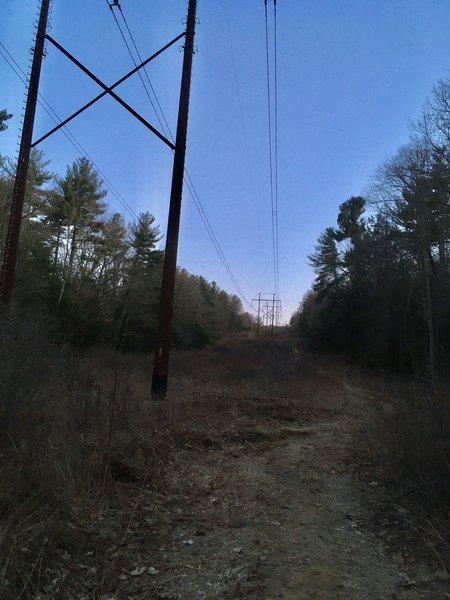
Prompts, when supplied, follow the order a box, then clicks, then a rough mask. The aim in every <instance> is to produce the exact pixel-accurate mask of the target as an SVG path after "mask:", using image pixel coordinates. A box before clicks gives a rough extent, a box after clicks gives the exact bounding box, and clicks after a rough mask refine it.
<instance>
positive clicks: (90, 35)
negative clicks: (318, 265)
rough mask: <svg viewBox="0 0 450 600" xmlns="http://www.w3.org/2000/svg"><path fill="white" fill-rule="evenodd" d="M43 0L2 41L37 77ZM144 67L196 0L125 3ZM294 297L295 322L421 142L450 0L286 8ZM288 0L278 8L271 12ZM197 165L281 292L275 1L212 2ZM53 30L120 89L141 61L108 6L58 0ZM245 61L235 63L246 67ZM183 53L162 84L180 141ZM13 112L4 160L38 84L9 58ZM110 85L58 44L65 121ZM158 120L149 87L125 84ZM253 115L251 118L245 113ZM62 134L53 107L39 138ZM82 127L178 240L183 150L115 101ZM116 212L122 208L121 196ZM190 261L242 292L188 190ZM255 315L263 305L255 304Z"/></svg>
mask: <svg viewBox="0 0 450 600" xmlns="http://www.w3.org/2000/svg"><path fill="white" fill-rule="evenodd" d="M37 4H38V2H37V1H36V0H2V1H1V2H0V22H1V23H2V25H1V30H0V41H1V42H2V44H4V46H5V47H6V48H7V50H8V51H9V52H10V53H11V54H12V55H13V56H14V58H15V60H16V61H17V63H18V64H19V65H20V66H21V68H22V69H23V70H25V71H26V70H27V67H28V61H29V59H30V47H31V44H32V36H33V21H34V19H35V16H36V11H37ZM121 5H122V8H123V11H124V14H125V16H126V18H127V22H128V24H129V26H130V29H131V31H132V33H133V35H134V38H135V40H136V43H137V45H138V48H139V50H140V52H141V54H142V56H143V57H147V56H148V55H150V54H152V53H153V52H154V51H156V50H158V49H159V48H160V47H161V46H163V45H164V44H165V43H167V42H168V41H169V40H171V39H172V38H173V37H175V36H176V35H177V34H178V33H181V31H182V30H183V28H184V26H183V24H182V20H183V19H184V18H185V15H186V5H187V2H186V0H164V1H162V0H161V1H158V2H148V1H144V0H121ZM277 7H278V139H279V147H278V164H279V166H278V173H279V174H278V179H279V200H278V202H279V260H280V263H279V264H280V297H281V300H282V303H283V315H284V320H286V319H289V316H290V314H291V313H292V311H293V310H295V308H296V307H297V305H298V303H299V301H300V300H301V297H302V296H303V294H304V293H305V292H306V291H307V290H308V288H309V287H310V286H311V284H312V281H313V272H312V270H311V268H310V267H309V266H308V264H307V262H308V261H307V255H308V254H309V253H311V252H312V250H313V248H314V245H315V243H316V240H317V238H318V236H319V234H320V233H321V232H322V231H323V230H324V229H325V227H327V226H330V225H334V224H335V221H336V217H337V211H338V207H339V204H341V203H342V202H344V201H345V200H346V199H348V198H349V197H350V196H352V195H359V194H363V193H364V190H365V188H366V186H367V185H368V183H369V181H370V177H371V176H372V174H373V173H374V171H375V169H376V167H377V165H378V164H380V162H382V161H383V160H384V159H385V158H387V157H389V156H391V155H392V154H394V153H395V152H396V150H397V149H398V148H399V146H400V145H402V144H404V143H406V142H407V141H408V135H409V132H408V122H410V121H411V120H415V119H417V118H418V117H419V115H420V111H421V107H422V105H423V103H424V100H425V97H426V96H427V95H428V94H429V93H430V91H431V88H432V85H433V84H434V83H435V82H436V81H437V80H438V79H440V78H446V77H448V76H449V75H450V72H449V68H450V3H449V2H448V1H447V0H318V1H314V0H278V1H277ZM272 10H273V1H272V0H269V12H272ZM198 20H199V24H198V27H197V35H196V46H197V48H198V51H197V52H196V54H195V56H194V67H193V75H192V92H191V101H190V116H189V128H188V144H187V157H186V166H187V169H188V172H189V174H190V177H191V179H192V181H193V183H194V186H195V188H196V191H197V193H198V196H199V198H200V200H201V202H202V205H203V206H204V208H205V210H206V213H207V215H208V218H209V221H210V223H211V225H212V227H213V230H214V232H215V235H216V237H217V239H218V240H219V243H220V246H221V248H222V251H223V253H224V254H225V256H226V258H227V260H228V263H229V265H230V267H231V269H232V271H233V273H234V275H235V277H236V280H237V281H238V283H239V285H240V287H241V289H242V290H243V292H244V294H245V297H246V298H247V299H248V300H251V298H253V297H255V296H257V294H258V293H259V292H266V293H268V292H273V291H274V281H273V262H272V237H271V236H272V233H271V232H272V229H271V202H270V188H269V154H268V115H267V91H266V71H265V70H266V63H265V60H266V59H265V23H264V1H263V0H245V1H243V0H199V3H198ZM50 33H51V35H52V36H53V37H54V38H55V39H56V40H57V41H59V42H60V43H61V44H62V45H63V46H64V47H66V48H67V49H68V50H69V51H70V52H72V53H73V54H74V55H75V56H76V57H77V58H79V59H80V60H81V62H83V63H84V64H85V65H86V66H87V67H89V68H90V69H91V70H92V71H93V72H94V73H95V74H96V75H98V76H99V77H100V78H101V79H102V80H103V81H104V82H105V83H112V82H114V81H115V80H116V79H118V78H119V77H121V76H122V75H123V74H124V73H126V72H127V71H129V70H130V69H131V68H132V67H133V64H132V62H131V59H130V57H129V55H128V53H127V50H126V48H125V46H124V43H123V41H122V39H121V37H120V33H119V31H118V29H117V26H116V24H115V22H114V19H113V17H112V15H111V12H110V10H109V8H108V5H107V2H106V1H105V0H95V1H94V0H72V1H70V2H69V1H68V0H64V1H63V0H53V9H52V17H51V32H50ZM233 58H234V61H233ZM181 64H182V53H181V52H180V43H178V44H176V45H175V46H174V47H172V48H171V49H169V50H168V51H166V52H165V53H164V54H163V55H162V56H160V57H159V58H158V59H156V60H155V61H154V62H152V63H151V64H150V65H149V67H148V69H147V72H148V75H149V77H150V80H151V82H152V84H153V87H154V89H155V90H156V92H157V95H158V99H159V102H160V104H161V106H162V107H163V109H164V112H165V115H166V117H167V121H168V122H169V124H170V126H171V129H172V131H173V132H174V131H175V126H176V116H177V107H178V96H179V84H180V74H181ZM0 81H1V86H0V90H1V91H0V108H6V109H7V110H8V111H9V112H11V113H13V114H14V117H13V119H11V120H10V121H9V122H8V125H9V127H8V130H7V131H5V132H3V133H1V134H0V152H1V153H2V154H5V155H8V156H11V157H14V156H15V155H16V150H17V143H18V140H19V134H20V113H21V108H22V104H23V99H24V94H25V86H24V84H23V83H22V82H21V81H20V80H19V79H18V77H17V76H16V74H15V73H14V72H13V71H12V70H11V69H10V67H9V66H8V65H7V64H6V62H5V61H4V60H3V58H2V57H1V56H0ZM98 91H99V88H98V87H97V86H96V84H95V83H93V82H92V81H90V80H89V79H88V78H87V77H86V76H85V75H84V74H83V73H81V72H80V71H79V70H77V69H76V68H75V67H74V66H73V65H71V64H70V63H69V61H68V60H67V59H66V58H65V57H63V56H62V55H61V54H59V52H58V51H57V50H56V49H54V48H53V47H52V46H50V45H49V44H47V56H46V58H45V60H44V64H43V70H42V76H41V86H40V92H41V94H42V95H43V96H44V97H45V99H46V100H47V101H48V102H49V103H50V104H51V106H52V107H53V109H54V110H55V111H56V112H57V113H58V115H60V116H61V117H65V116H68V115H69V114H70V113H71V112H73V111H74V110H76V109H77V108H79V106H80V105H82V104H83V103H85V102H87V101H88V100H90V98H91V97H92V96H94V95H96V94H97V93H98ZM116 91H117V92H118V93H119V94H120V95H122V96H123V98H124V99H125V100H126V101H127V102H129V103H130V104H131V105H132V106H133V107H135V108H136V109H137V110H139V111H140V112H141V113H142V114H143V115H144V116H145V117H146V118H147V119H148V120H149V121H150V122H151V123H153V124H155V125H156V126H157V125H158V124H157V122H156V120H155V117H154V113H153V110H152V108H151V106H150V104H149V101H148V98H147V96H146V93H145V91H144V89H143V87H142V85H141V82H140V81H139V79H138V78H137V77H136V76H134V77H133V78H132V80H129V81H127V82H126V83H125V84H123V85H122V86H120V87H119V88H117V90H116ZM241 117H242V118H241ZM52 126H53V123H52V121H51V120H50V119H49V117H48V116H47V114H46V113H45V112H44V110H42V108H41V107H38V110H37V117H36V123H35V136H34V137H35V139H36V137H38V136H39V135H40V134H42V133H44V132H45V131H47V130H48V129H50V128H51V127H52ZM69 129H70V131H71V132H72V133H73V134H74V135H75V136H76V138H77V140H78V141H79V142H80V143H81V144H82V146H83V148H84V149H85V150H86V151H87V153H88V154H89V156H90V157H92V158H93V159H94V161H95V163H96V165H98V166H99V167H100V169H101V170H102V172H103V173H104V174H105V175H106V176H107V177H108V179H109V180H110V181H111V182H112V183H113V184H114V186H115V187H116V188H117V189H118V190H119V192H120V194H121V196H122V197H123V198H124V199H125V200H126V202H127V203H128V204H129V205H130V206H131V207H132V208H133V211H134V212H135V213H139V212H140V211H146V210H148V211H150V212H151V213H153V214H154V215H155V217H156V221H157V223H158V224H159V225H160V228H161V231H162V232H163V233H165V229H166V222H167V212H168V198H169V193H170V183H171V171H172V156H173V155H172V152H171V151H170V149H168V148H167V147H166V146H164V144H162V143H161V142H160V141H159V140H158V139H157V138H156V137H155V136H153V135H152V134H151V133H150V132H149V131H147V130H146V129H145V128H144V127H143V126H142V125H141V124H140V123H138V122H137V121H135V120H134V118H133V117H132V116H131V115H129V114H128V113H127V112H126V111H125V110H124V109H123V108H122V107H120V106H119V105H118V104H117V103H116V102H115V101H114V100H113V99H109V98H104V99H102V100H101V101H100V102H98V103H97V104H96V105H95V106H93V107H92V108H90V109H89V110H88V111H86V112H85V113H84V114H83V115H81V116H80V117H78V118H77V119H76V120H74V121H73V122H72V123H71V124H70V126H69ZM40 148H41V149H42V150H43V151H44V153H45V155H46V157H47V158H48V159H49V160H50V161H51V162H50V168H51V170H52V171H54V172H56V173H58V174H59V175H64V172H65V169H66V165H68V164H71V163H72V162H73V161H74V160H75V159H76V158H78V157H79V155H80V153H79V152H77V151H76V150H75V149H74V148H73V147H72V146H71V144H70V143H69V142H68V140H67V139H66V137H64V135H63V134H62V133H61V132H58V133H56V134H55V135H54V136H52V137H51V138H49V139H48V140H47V141H45V142H43V143H42V144H41V146H40ZM107 201H108V203H109V205H110V212H114V211H120V212H122V213H123V214H124V216H125V218H126V219H127V220H128V221H130V220H131V219H132V215H130V214H129V213H127V212H126V211H125V210H124V208H123V207H122V205H121V204H120V203H119V202H118V201H117V199H116V198H115V197H114V196H113V195H111V194H109V196H108V198H107ZM178 264H179V265H180V266H182V267H184V268H186V269H188V270H189V271H190V272H191V273H194V274H198V275H203V276H204V277H206V278H207V279H208V280H210V281H212V280H214V281H216V282H217V283H218V284H219V285H220V286H221V287H222V288H223V289H225V290H226V291H228V292H229V293H236V289H235V288H234V285H233V283H232V281H231V280H230V278H229V276H228V274H227V272H226V270H225V268H224V266H223V265H222V263H221V261H220V259H219V257H218V256H217V254H216V251H215V250H214V247H213V245H212V243H211V240H210V239H209V237H208V234H207V232H206V229H205V227H204V225H203V223H202V221H201V219H200V216H199V214H198V211H197V209H196V207H195V204H194V202H193V200H192V198H191V197H190V195H189V194H188V193H187V191H186V190H185V192H184V194H183V206H182V218H181V230H180V241H179V255H178ZM244 308H248V307H247V306H245V304H244Z"/></svg>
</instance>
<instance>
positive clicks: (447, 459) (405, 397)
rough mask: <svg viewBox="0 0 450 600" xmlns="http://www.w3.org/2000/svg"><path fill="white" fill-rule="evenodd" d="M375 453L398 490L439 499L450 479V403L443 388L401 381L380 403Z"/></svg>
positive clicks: (377, 460) (445, 490) (380, 467)
mask: <svg viewBox="0 0 450 600" xmlns="http://www.w3.org/2000/svg"><path fill="white" fill-rule="evenodd" d="M373 441H374V446H373V447H374V455H375V459H376V463H377V464H378V465H379V469H380V472H381V474H382V475H383V477H384V478H385V479H386V480H387V481H389V482H391V483H395V485H396V486H397V487H399V488H400V490H403V492H412V491H414V492H415V493H419V492H420V493H423V494H424V495H427V496H428V497H429V498H430V500H431V499H435V500H438V499H439V498H440V497H441V498H442V497H443V496H445V494H446V493H447V490H448V488H449V484H450V407H449V405H448V402H447V399H446V398H445V396H444V394H441V395H439V394H434V393H431V392H430V391H428V390H427V389H426V388H424V387H423V386H420V385H415V384H403V385H402V386H401V388H400V389H399V390H398V391H397V393H396V394H395V395H394V396H391V399H390V400H389V401H383V402H381V403H380V410H379V415H378V420H377V423H376V426H375V428H374V437H373Z"/></svg>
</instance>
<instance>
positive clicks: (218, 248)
mask: <svg viewBox="0 0 450 600" xmlns="http://www.w3.org/2000/svg"><path fill="white" fill-rule="evenodd" d="M105 1H106V3H107V4H108V7H109V8H110V9H111V12H112V13H113V16H114V20H115V22H116V25H117V27H118V29H119V31H120V34H121V37H122V39H123V41H124V42H125V45H126V47H127V49H128V53H129V54H130V56H131V59H132V61H133V63H134V64H135V66H136V64H137V63H136V61H135V58H134V56H133V53H132V51H131V48H130V45H129V44H128V42H127V41H126V38H125V35H124V33H123V31H122V28H121V27H120V23H119V21H118V19H117V17H116V15H115V14H114V10H113V6H112V5H110V4H109V2H108V0H105ZM118 7H119V10H120V13H121V15H122V19H123V21H124V24H125V27H126V29H127V32H128V35H129V36H130V39H131V42H132V44H133V47H134V49H135V51H136V54H137V56H138V58H139V59H140V60H141V62H142V57H141V54H140V52H139V49H138V47H137V44H136V41H135V39H134V36H133V34H132V32H131V29H130V27H129V25H128V22H127V20H126V17H125V14H124V12H123V10H122V8H121V6H120V4H118ZM144 73H145V75H146V79H147V81H148V83H149V85H150V87H151V90H152V92H153V95H154V97H155V101H156V104H157V106H158V108H159V110H160V113H161V117H160V115H159V114H158V111H157V110H156V108H155V105H154V104H153V102H152V100H151V98H150V94H149V91H148V89H147V86H146V84H145V82H144V80H143V78H142V77H140V79H141V83H142V85H143V87H144V89H145V91H146V94H147V97H148V98H149V100H150V103H151V105H152V108H153V110H154V112H155V115H156V118H157V119H158V122H159V124H160V126H161V129H162V130H163V132H164V134H165V135H166V136H167V137H168V138H169V139H171V140H172V141H173V140H174V136H173V134H172V131H171V129H170V126H169V124H168V122H167V119H166V117H165V114H164V111H163V109H162V107H161V104H160V102H159V100H158V96H157V94H156V92H155V89H154V87H153V86H152V84H151V81H150V78H149V75H148V73H147V71H146V69H145V68H144ZM163 122H164V123H163ZM184 173H185V175H184V181H185V184H186V187H187V188H188V191H189V194H190V195H191V198H192V200H193V201H194V205H195V207H196V209H197V212H198V213H199V215H200V218H201V220H202V222H203V224H204V226H205V228H206V231H207V233H208V235H209V237H210V239H211V242H212V244H213V246H214V248H215V250H216V252H217V254H218V256H219V258H220V260H221V262H222V264H223V266H224V267H225V270H226V272H227V274H228V276H229V277H230V279H231V281H232V283H233V285H234V286H235V288H236V290H237V291H238V294H239V296H240V297H241V299H242V300H243V301H244V303H245V304H246V305H247V306H248V307H249V308H250V309H251V310H254V309H253V307H252V305H251V304H250V302H249V301H248V300H247V298H246V297H245V294H244V292H243V291H242V288H241V287H240V285H239V283H238V281H237V279H236V277H235V275H234V273H233V271H232V269H231V267H230V265H229V263H228V261H227V259H226V257H225V254H224V253H223V250H222V248H221V246H220V243H219V241H218V239H217V236H216V235H215V233H214V230H213V228H212V225H211V222H210V220H209V218H208V215H207V213H206V211H205V208H204V206H203V204H202V202H201V200H200V197H199V195H198V193H197V191H196V189H195V186H194V184H193V182H192V179H191V177H190V175H189V173H188V171H187V169H185V170H184Z"/></svg>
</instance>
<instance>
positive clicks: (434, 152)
mask: <svg viewBox="0 0 450 600" xmlns="http://www.w3.org/2000/svg"><path fill="white" fill-rule="evenodd" d="M411 129H412V131H411V137H410V140H409V142H408V143H407V144H406V145H405V146H403V147H401V148H400V149H399V151H398V152H397V153H396V155H395V156H393V157H392V158H390V159H388V160H386V161H385V162H384V163H383V164H382V165H381V166H380V167H379V168H378V170H377V172H376V173H375V175H374V177H373V180H372V181H371V183H370V186H369V187H368V190H367V193H366V194H365V197H364V198H363V197H361V196H355V197H352V198H350V199H348V200H347V201H345V202H344V203H343V204H341V206H340V208H339V214H338V217H337V224H336V225H335V226H333V227H328V228H327V229H325V231H324V232H323V233H322V234H321V235H320V237H319V240H318V243H317V245H316V248H315V250H314V252H313V253H312V254H311V256H310V257H309V259H310V263H311V265H312V266H313V267H314V270H315V273H316V279H315V282H314V286H313V290H312V291H310V292H309V293H308V294H307V295H306V297H305V298H304V300H303V303H302V305H301V308H300V310H299V312H298V313H297V314H296V315H294V317H293V321H292V324H293V326H294V327H296V328H297V329H298V331H299V332H300V333H301V335H303V336H305V337H306V338H307V339H308V340H309V342H310V344H311V346H312V347H313V348H315V349H319V350H327V351H334V352H340V353H345V354H347V355H350V356H351V357H352V359H354V360H356V361H360V362H363V363H365V364H369V365H373V366H380V367H389V368H394V369H396V370H401V371H410V372H411V371H412V372H414V373H415V374H418V375H420V376H422V377H425V378H426V379H429V380H431V381H435V379H436V376H437V374H438V373H439V372H443V371H444V369H445V368H446V365H447V364H448V360H449V354H450V283H449V282H450V256H449V242H450V79H447V80H441V81H439V82H438V83H437V84H436V85H435V86H434V88H433V90H432V93H431V95H430V97H429V99H427V101H426V103H425V106H424V110H423V113H422V115H421V117H420V119H419V120H418V121H417V122H416V123H414V124H413V125H412V126H411Z"/></svg>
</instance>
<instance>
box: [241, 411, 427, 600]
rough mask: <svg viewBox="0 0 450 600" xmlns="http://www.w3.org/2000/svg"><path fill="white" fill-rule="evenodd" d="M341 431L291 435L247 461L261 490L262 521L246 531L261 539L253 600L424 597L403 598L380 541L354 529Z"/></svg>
mask: <svg viewBox="0 0 450 600" xmlns="http://www.w3.org/2000/svg"><path fill="white" fill-rule="evenodd" d="M345 425H346V424H345V422H344V423H343V422H342V421H335V422H331V423H322V424H320V426H317V427H311V426H309V427H308V428H306V429H305V430H302V429H299V430H298V431H297V432H295V430H291V431H290V437H289V438H288V440H287V441H286V443H283V444H281V445H280V446H278V447H276V448H273V449H271V450H270V451H269V452H265V453H263V454H262V455H260V456H257V457H255V456H253V457H248V463H247V469H246V470H247V473H248V477H249V482H251V486H252V488H254V489H255V490H258V489H261V490H267V491H266V492H265V502H264V505H265V512H264V513H263V518H262V519H261V521H260V523H259V524H257V523H255V524H254V525H255V526H256V530H260V531H265V535H266V537H267V539H268V547H267V549H266V552H265V553H266V559H265V560H264V561H263V562H262V564H261V567H260V568H259V569H258V570H257V571H256V573H255V575H257V576H258V577H259V578H260V579H261V583H262V584H263V585H262V586H261V589H260V590H259V594H256V596H259V597H260V598H261V599H262V598H267V599H269V598H270V599H272V598H283V599H286V600H290V599H292V600H294V599H296V600H300V599H301V600H313V599H314V600H331V599H337V598H342V599H343V600H344V599H346V600H349V599H354V600H357V599H358V600H360V599H363V598H368V599H369V598H370V599H373V600H381V599H388V598H411V599H412V598H420V597H425V596H420V595H416V594H411V593H410V591H408V592H406V591H405V589H404V588H403V584H404V583H405V580H404V579H403V577H402V574H401V573H400V571H399V568H398V567H397V566H396V565H394V564H393V563H392V561H391V559H390V558H389V557H388V556H386V554H385V552H384V550H383V547H382V543H381V541H380V540H377V539H376V538H375V536H374V535H373V534H372V533H371V532H369V531H367V530H365V528H364V527H363V526H361V525H360V521H363V522H364V521H366V520H367V519H366V515H365V514H364V512H365V511H364V508H363V507H362V504H361V496H362V494H361V489H360V487H361V484H360V483H358V482H357V481H356V479H355V477H354V475H353V474H352V473H351V471H350V470H349V465H348V461H347V460H346V458H347V456H346V455H347V454H348V433H347V431H346V426H345ZM296 433H297V435H295V434H296ZM256 596H255V597H256Z"/></svg>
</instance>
